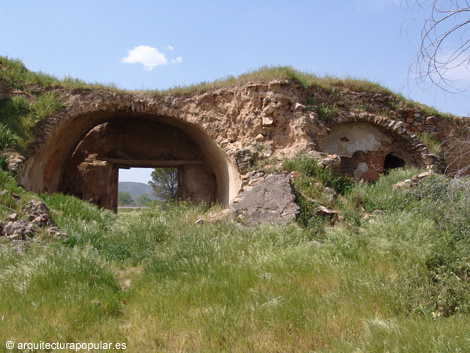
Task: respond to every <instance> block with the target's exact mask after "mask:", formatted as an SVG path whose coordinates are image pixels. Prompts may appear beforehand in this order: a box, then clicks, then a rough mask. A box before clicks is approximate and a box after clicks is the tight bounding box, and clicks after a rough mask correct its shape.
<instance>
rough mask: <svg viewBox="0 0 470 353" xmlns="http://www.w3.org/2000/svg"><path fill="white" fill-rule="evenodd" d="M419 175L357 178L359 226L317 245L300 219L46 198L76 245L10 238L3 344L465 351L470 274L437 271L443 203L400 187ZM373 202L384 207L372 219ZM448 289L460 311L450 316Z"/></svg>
mask: <svg viewBox="0 0 470 353" xmlns="http://www.w3.org/2000/svg"><path fill="white" fill-rule="evenodd" d="M296 163H298V165H297V166H298V167H301V168H299V169H302V168H304V172H308V171H309V170H310V169H309V162H305V161H303V162H301V161H297V162H296ZM294 164H295V163H294ZM310 167H311V166H310ZM314 169H315V168H314ZM412 173H415V171H414V170H403V171H392V172H390V174H389V175H387V176H384V177H382V178H380V179H379V182H378V183H376V184H374V185H369V184H358V185H354V186H352V187H351V189H350V190H349V191H348V192H345V193H344V195H342V196H341V195H340V196H339V197H340V200H339V201H338V204H337V205H336V207H337V208H338V210H340V211H341V212H345V210H346V209H347V208H348V207H350V208H351V211H350V212H356V213H358V215H359V216H358V217H359V223H358V227H356V228H357V229H356V230H354V229H353V228H351V227H350V226H348V224H347V222H346V221H345V222H339V223H338V224H336V225H335V227H328V228H326V229H325V230H324V232H323V236H322V237H321V239H317V241H312V232H311V228H309V227H308V226H302V227H299V226H298V225H297V224H291V225H289V226H282V227H281V226H268V225H266V226H262V227H259V228H257V229H244V228H239V227H237V226H236V225H234V224H232V223H230V222H229V221H223V220H222V221H219V222H218V223H209V222H205V223H202V224H199V225H195V224H194V222H195V220H196V219H198V218H200V217H203V218H204V214H205V212H207V210H206V209H204V208H203V207H194V206H191V205H189V204H184V203H183V204H170V205H163V206H160V207H158V208H152V209H148V210H144V211H142V212H131V213H127V214H120V215H114V214H112V213H110V212H108V211H103V210H99V209H98V208H96V207H95V206H92V205H89V204H88V203H86V202H83V201H80V200H77V199H75V198H73V197H69V196H64V195H58V194H56V195H47V196H46V195H45V196H44V199H45V201H46V202H47V204H48V205H49V207H50V209H51V211H52V214H53V220H54V222H56V224H58V225H59V226H60V227H61V229H62V230H63V231H65V232H67V233H68V234H69V241H68V242H66V243H65V244H61V243H56V244H54V245H43V244H42V243H36V242H32V243H31V244H30V246H29V247H28V248H27V250H26V252H25V253H23V254H16V253H15V252H14V251H13V250H11V249H10V248H9V246H8V244H4V245H3V246H0V251H1V255H2V262H1V263H0V290H1V292H0V293H2V300H1V301H0V315H1V316H3V317H4V319H3V321H1V322H0V332H1V333H0V335H1V339H2V341H6V340H10V339H11V340H24V341H29V340H33V341H34V340H38V341H39V340H42V341H45V340H51V341H56V340H59V341H62V340H63V341H80V340H87V341H91V342H93V341H97V342H99V341H100V340H105V339H106V340H109V341H110V342H127V346H128V350H129V351H132V352H141V351H146V352H147V351H150V352H151V351H163V352H181V351H186V352H223V351H225V352H247V351H251V352H266V351H268V352H286V351H287V352H289V351H295V352H310V351H317V352H344V351H357V352H360V351H367V352H383V351H384V350H385V351H395V352H409V351H426V352H455V351H459V350H460V351H462V352H463V351H465V349H466V347H467V345H468V340H469V339H470V333H469V332H468V330H467V327H468V325H470V318H469V312H468V311H467V310H466V307H465V306H464V304H465V303H466V302H467V300H468V299H466V298H467V297H466V296H467V293H466V292H465V291H463V290H461V289H465V288H466V287H465V286H464V284H462V283H464V282H465V281H466V280H465V279H464V278H463V277H462V278H461V279H460V280H459V281H457V280H455V281H454V280H453V279H452V278H451V277H450V276H449V277H445V276H444V277H442V278H441V279H440V280H439V281H437V282H436V281H435V280H432V279H433V278H435V276H434V272H433V271H434V270H435V268H436V266H434V267H432V266H430V259H433V258H434V256H435V255H436V254H438V253H439V252H438V250H442V247H441V242H442V240H443V239H444V238H443V237H442V234H443V233H442V229H440V228H439V227H436V220H435V219H433V218H432V217H431V215H432V214H433V213H435V211H434V212H431V211H429V212H428V211H424V212H423V210H421V209H419V207H418V206H419V205H422V202H423V200H424V199H425V198H426V197H427V196H426V195H424V194H423V195H422V196H421V198H416V197H410V193H409V192H407V191H406V190H393V188H392V185H393V183H395V182H396V181H398V180H403V179H404V178H407V177H409V176H410V174H412ZM306 175H312V174H309V173H307V174H306ZM0 176H1V174H0ZM310 178H312V179H313V178H315V177H313V176H310ZM2 180H3V181H2V183H3V184H2V185H1V186H0V187H5V188H10V187H11V188H16V187H17V186H16V184H15V182H14V181H12V180H11V179H10V178H8V177H6V176H5V177H4V179H2ZM315 180H316V181H317V183H322V181H321V180H320V179H315ZM299 187H303V186H299ZM15 190H16V189H15ZM301 191H302V192H303V193H307V192H308V191H306V190H301ZM358 199H359V200H360V205H357V202H358ZM361 208H365V209H366V210H369V211H372V210H377V209H380V210H382V211H383V212H382V213H381V214H377V215H376V216H375V217H372V218H368V219H363V218H361V215H362V212H363V211H361ZM449 236H451V235H450V234H449ZM318 240H320V242H318ZM455 244H457V243H455ZM465 246H466V245H465V243H461V244H458V246H457V247H454V250H455V249H464V248H465ZM449 251H450V250H449ZM444 253H446V254H449V252H447V250H446V251H445V252H444ZM458 261H460V260H455V259H454V260H452V261H450V262H448V261H447V260H446V258H445V257H444V258H443V259H441V262H440V265H439V266H440V267H438V268H440V269H444V268H450V269H455V268H456V267H455V266H456V265H457V264H462V262H458ZM442 266H444V267H442ZM441 273H442V272H441ZM449 273H450V272H449ZM433 276H434V277H433ZM467 282H468V281H467ZM467 282H465V283H467ZM436 283H437V284H438V285H436ZM444 288H446V290H447V291H446V292H443V290H444ZM451 291H454V293H456V294H457V295H456V296H452V295H450V294H449V295H447V296H443V295H442V294H443V293H450V292H451ZM4 293H5V294H4ZM459 293H460V294H459ZM459 295H461V296H459ZM442 298H447V300H450V299H453V300H454V301H453V303H454V308H457V307H459V308H460V309H459V310H454V311H444V308H445V306H444V305H443V303H439V300H441V299H442ZM39 320H42V321H41V322H42V325H37V322H38V321H39ZM2 349H3V348H2Z"/></svg>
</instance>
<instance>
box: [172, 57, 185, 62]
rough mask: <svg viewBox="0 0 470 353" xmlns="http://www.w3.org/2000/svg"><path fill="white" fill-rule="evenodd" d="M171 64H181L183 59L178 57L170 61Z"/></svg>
mask: <svg viewBox="0 0 470 353" xmlns="http://www.w3.org/2000/svg"><path fill="white" fill-rule="evenodd" d="M171 62H172V63H173V64H179V63H182V62H183V57H181V56H178V57H177V58H176V59H172V60H171Z"/></svg>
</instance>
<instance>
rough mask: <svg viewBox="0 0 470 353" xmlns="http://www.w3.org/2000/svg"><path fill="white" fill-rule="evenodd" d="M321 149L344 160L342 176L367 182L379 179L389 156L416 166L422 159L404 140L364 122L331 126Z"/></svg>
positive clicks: (342, 162) (342, 161) (341, 169)
mask: <svg viewBox="0 0 470 353" xmlns="http://www.w3.org/2000/svg"><path fill="white" fill-rule="evenodd" d="M322 149H323V150H325V151H326V152H328V153H330V154H336V155H338V156H339V157H340V158H341V167H340V172H341V174H343V175H347V176H350V177H352V178H354V179H356V180H364V181H376V180H377V179H378V178H379V176H380V174H381V173H383V172H384V162H385V158H386V156H387V155H389V154H392V155H394V156H395V157H398V158H401V159H402V160H403V161H404V162H405V164H407V165H414V164H415V163H414V161H415V160H416V159H417V158H419V157H417V156H415V155H414V154H415V153H414V152H413V148H412V147H411V146H409V144H408V143H407V142H406V141H404V140H403V139H401V138H399V137H397V136H393V135H392V134H387V133H386V132H384V131H382V130H380V129H378V128H377V127H375V126H374V125H372V124H369V123H363V122H358V123H343V124H338V125H335V126H333V127H331V129H330V133H329V135H328V136H327V137H326V139H325V140H324V141H323V143H322Z"/></svg>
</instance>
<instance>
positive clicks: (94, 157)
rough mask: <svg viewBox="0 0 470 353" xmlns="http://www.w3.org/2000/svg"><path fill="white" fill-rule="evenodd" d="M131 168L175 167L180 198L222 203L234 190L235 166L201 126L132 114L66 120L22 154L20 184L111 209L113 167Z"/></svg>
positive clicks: (113, 203)
mask: <svg viewBox="0 0 470 353" xmlns="http://www.w3.org/2000/svg"><path fill="white" fill-rule="evenodd" d="M133 167H136V168H137V167H138V168H169V167H171V168H178V170H179V173H178V179H179V180H178V182H179V188H178V193H179V197H180V198H181V199H183V200H191V201H193V202H195V203H197V204H199V203H201V202H204V203H206V204H211V203H213V202H220V203H223V204H227V203H228V202H229V200H230V198H232V197H234V196H235V194H236V192H237V191H238V188H237V186H238V185H237V184H236V183H237V180H238V178H237V172H236V169H235V168H236V167H235V165H234V164H233V162H231V161H229V160H227V158H226V157H225V154H224V153H223V151H222V150H221V149H220V148H219V146H218V145H217V144H216V143H215V141H214V140H213V139H212V138H211V137H210V136H209V135H208V134H207V133H206V132H205V131H204V130H203V129H202V128H200V127H199V126H197V125H194V124H190V123H188V122H185V121H182V120H180V119H176V118H168V117H162V116H156V115H152V114H146V113H137V112H136V113H130V112H94V113H88V114H83V115H81V116H78V117H71V118H69V119H68V120H66V121H65V122H64V123H62V124H61V125H60V126H59V127H57V128H56V129H54V131H53V132H52V133H51V135H50V136H49V138H48V139H47V140H46V141H45V143H44V144H43V145H42V146H41V148H40V149H39V150H38V151H37V153H35V154H34V155H33V156H31V157H30V158H29V159H28V161H27V163H26V165H25V168H24V170H23V171H22V173H21V174H20V182H21V183H22V184H23V185H24V186H25V187H26V188H28V189H29V190H33V191H36V192H39V193H42V192H48V193H52V192H63V193H67V194H72V195H76V196H77V197H80V198H82V199H84V200H88V201H91V202H94V203H96V204H98V205H99V206H100V207H104V208H108V209H111V210H114V211H116V210H117V194H118V187H117V183H118V174H119V169H120V168H133Z"/></svg>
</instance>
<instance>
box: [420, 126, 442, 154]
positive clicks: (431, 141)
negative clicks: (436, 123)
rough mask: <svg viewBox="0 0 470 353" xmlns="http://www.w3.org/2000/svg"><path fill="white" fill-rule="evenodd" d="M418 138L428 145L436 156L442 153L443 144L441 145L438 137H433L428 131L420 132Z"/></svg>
mask: <svg viewBox="0 0 470 353" xmlns="http://www.w3.org/2000/svg"><path fill="white" fill-rule="evenodd" d="M418 138H419V139H420V140H421V142H422V143H423V144H424V145H425V146H426V147H427V149H428V150H429V152H431V153H432V154H434V155H436V156H439V155H440V154H441V152H442V146H441V143H440V142H439V141H438V140H437V139H436V138H434V137H432V136H431V135H429V134H427V133H426V132H423V133H421V134H419V136H418Z"/></svg>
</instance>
